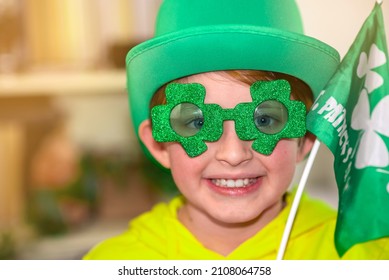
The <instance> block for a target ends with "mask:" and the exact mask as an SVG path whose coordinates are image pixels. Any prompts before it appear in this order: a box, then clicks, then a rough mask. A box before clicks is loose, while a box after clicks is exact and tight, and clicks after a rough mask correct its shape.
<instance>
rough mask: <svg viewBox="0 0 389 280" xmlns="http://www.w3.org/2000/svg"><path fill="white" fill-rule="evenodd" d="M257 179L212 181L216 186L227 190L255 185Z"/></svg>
mask: <svg viewBox="0 0 389 280" xmlns="http://www.w3.org/2000/svg"><path fill="white" fill-rule="evenodd" d="M256 180H257V179H256V178H251V179H248V178H246V179H237V180H232V179H212V183H214V184H215V185H216V186H219V187H225V188H242V187H246V186H248V185H251V184H253V183H255V181H256Z"/></svg>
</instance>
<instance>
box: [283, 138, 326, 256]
mask: <svg viewBox="0 0 389 280" xmlns="http://www.w3.org/2000/svg"><path fill="white" fill-rule="evenodd" d="M319 148H320V141H319V140H318V139H316V140H315V143H314V144H313V147H312V150H311V153H310V154H309V157H308V161H307V164H306V165H305V168H304V171H303V174H302V175H301V179H300V183H299V185H298V187H297V191H296V195H295V198H294V199H293V203H292V207H291V209H290V212H289V216H288V220H287V222H286V226H285V229H284V233H283V235H282V239H281V244H280V248H279V249H278V254H277V260H282V259H283V258H284V254H285V249H286V245H287V244H288V240H289V236H290V232H291V230H292V226H293V222H294V219H295V217H296V213H297V209H298V207H299V204H300V200H301V196H302V194H303V191H304V188H305V185H306V183H307V180H308V176H309V174H310V172H311V169H312V166H313V162H314V161H315V158H316V155H317V152H318V150H319Z"/></svg>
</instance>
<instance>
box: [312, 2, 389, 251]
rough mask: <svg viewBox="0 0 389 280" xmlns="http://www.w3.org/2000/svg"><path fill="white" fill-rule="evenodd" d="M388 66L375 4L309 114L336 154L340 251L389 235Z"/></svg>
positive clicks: (337, 242)
mask: <svg viewBox="0 0 389 280" xmlns="http://www.w3.org/2000/svg"><path fill="white" fill-rule="evenodd" d="M388 65H389V61H388V49H387V45H386V40H385V31H384V24H383V16H382V10H381V4H376V5H375V7H374V9H373V11H372V12H371V14H370V15H369V17H368V18H367V19H366V21H365V23H364V24H363V26H362V28H361V30H360V31H359V33H358V35H357V38H356V39H355V41H354V43H353V44H352V46H351V48H350V49H349V51H348V52H347V54H346V55H345V57H344V58H343V60H342V62H341V64H340V66H339V68H338V70H337V72H336V73H335V74H334V76H333V77H332V79H331V80H330V81H329V83H328V84H327V86H326V88H325V89H324V90H323V91H322V92H321V93H320V95H319V97H318V98H317V99H316V101H315V103H314V105H313V107H312V109H311V111H310V112H309V114H308V116H307V128H308V130H309V131H311V132H312V133H313V134H315V135H316V136H317V137H318V138H319V140H320V141H322V142H323V143H324V144H326V145H327V146H328V148H329V149H330V150H331V152H332V153H333V154H334V158H335V160H334V170H335V177H336V182H337V185H338V193H339V207H338V217H337V224H336V230H335V246H336V249H337V251H338V253H339V255H340V256H342V255H343V254H344V253H345V252H346V251H347V250H348V249H350V248H351V247H352V246H353V245H355V244H357V243H362V242H366V241H369V240H374V239H379V238H382V237H386V236H389V151H388V150H389V66H388Z"/></svg>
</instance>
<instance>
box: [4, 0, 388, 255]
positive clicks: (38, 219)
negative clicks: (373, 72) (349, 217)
mask: <svg viewBox="0 0 389 280" xmlns="http://www.w3.org/2000/svg"><path fill="white" fill-rule="evenodd" d="M160 2H161V0H110V1H108V0H0V259H79V258H81V257H82V255H83V254H85V252H86V251H88V250H89V249H90V248H91V247H92V246H93V245H95V244H96V243H97V242H99V241H100V240H103V239H105V238H106V237H109V236H112V235H115V234H117V233H120V232H122V231H123V230H125V228H126V227H127V223H128V221H129V220H130V219H131V218H133V217H134V216H136V215H138V214H140V213H142V212H144V211H146V210H148V209H150V208H151V206H152V205H153V204H155V203H156V202H158V201H162V200H167V199H169V198H170V197H172V196H173V195H175V194H176V189H175V187H174V184H173V183H172V181H171V179H170V177H169V174H167V173H166V172H164V171H162V170H160V169H158V167H156V166H154V165H153V164H152V163H150V162H149V161H148V160H147V159H145V157H144V155H143V153H142V151H141V150H140V147H139V144H138V142H137V140H136V137H135V135H134V133H133V131H132V126H131V120H130V117H129V112H128V101H127V96H126V77H125V68H124V67H125V62H124V61H125V55H126V53H127V51H128V50H129V49H130V48H131V47H132V46H134V45H136V44H138V43H139V42H141V41H143V40H145V39H147V38H150V37H151V36H152V34H153V26H154V19H155V14H156V11H157V10H158V7H159V5H160ZM297 2H298V4H299V5H300V9H301V12H302V15H303V19H304V22H305V26H306V28H305V29H306V33H307V34H308V35H311V36H313V37H316V38H318V39H320V40H322V41H325V42H327V43H328V44H330V45H332V46H334V47H335V48H336V49H338V50H339V52H340V54H341V56H342V57H343V55H344V54H345V53H346V52H347V50H348V48H349V46H350V45H351V43H352V41H353V40H354V38H355V36H356V34H357V33H358V30H359V28H360V27H361V25H362V23H363V21H364V20H365V19H366V17H367V16H368V15H369V13H370V11H371V10H372V8H373V6H374V1H373V0H371V1H370V0H326V1H312V0H298V1H297ZM388 6H389V4H388V3H384V4H383V11H384V18H385V23H386V30H387V32H386V33H387V34H388V30H389V27H388V22H389V8H388ZM387 37H389V36H388V35H387ZM303 167H304V164H302V165H301V166H300V167H299V169H298V172H297V174H296V177H295V183H297V182H298V180H299V178H300V175H301V171H302V169H303ZM307 191H308V192H310V193H311V194H312V195H313V196H316V197H319V198H321V199H324V200H326V201H327V202H329V203H330V204H331V205H333V206H334V207H336V205H337V190H336V184H335V180H334V175H333V171H332V155H331V154H330V153H329V151H328V150H327V149H326V148H325V147H321V148H320V152H319V155H318V158H317V160H316V162H315V164H314V167H313V171H312V174H311V176H310V178H309V182H308V187H307Z"/></svg>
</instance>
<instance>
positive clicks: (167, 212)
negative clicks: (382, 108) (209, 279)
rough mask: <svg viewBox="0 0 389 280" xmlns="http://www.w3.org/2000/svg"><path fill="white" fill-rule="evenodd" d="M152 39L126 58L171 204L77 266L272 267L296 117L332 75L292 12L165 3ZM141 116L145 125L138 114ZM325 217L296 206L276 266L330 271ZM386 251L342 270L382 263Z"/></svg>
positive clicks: (365, 252)
mask: <svg viewBox="0 0 389 280" xmlns="http://www.w3.org/2000/svg"><path fill="white" fill-rule="evenodd" d="M156 27H157V28H156V36H155V38H153V39H151V40H149V41H146V42H144V43H142V44H140V45H138V46H137V47H135V48H134V49H132V50H131V51H130V52H129V54H128V56H127V71H128V88H129V97H130V105H131V112H132V117H133V121H134V126H135V129H136V131H137V133H138V136H139V138H140V139H141V141H142V143H143V144H144V146H145V147H146V148H147V150H148V152H149V153H150V154H151V156H152V157H153V158H154V159H155V160H156V161H157V162H158V163H159V164H161V165H162V166H163V167H165V168H168V169H170V170H171V173H172V176H173V179H174V181H175V183H176V185H177V187H178V189H179V190H180V192H181V193H182V196H179V197H177V198H175V199H173V200H172V201H171V202H169V203H168V204H164V203H161V204H159V205H157V206H155V207H154V208H153V209H152V210H151V211H150V212H148V213H145V214H143V215H141V216H140V217H138V218H136V219H134V220H133V221H132V222H131V223H130V228H129V230H128V231H127V232H125V233H123V234H122V235H120V236H117V237H113V238H111V239H109V240H106V241H104V242H102V243H101V244H99V245H98V246H96V247H95V248H94V249H92V250H91V252H89V253H88V254H87V255H86V256H85V259H275V257H276V254H277V250H278V246H279V244H280V241H281V236H282V232H283V229H284V226H285V223H286V218H287V215H288V213H289V210H290V205H291V201H292V199H293V194H289V193H288V192H287V189H288V187H289V185H290V183H291V180H292V177H293V174H294V170H295V167H296V164H297V163H298V162H300V161H302V160H303V159H304V158H305V156H306V155H307V154H308V153H309V151H310V149H311V147H312V144H313V141H314V137H313V136H312V135H310V134H306V133H305V132H306V131H305V113H306V109H309V107H310V105H311V104H312V101H313V98H314V97H317V95H318V93H319V92H320V90H321V89H322V88H323V87H324V85H325V84H326V82H327V81H328V79H329V78H330V77H331V75H332V74H333V73H334V71H335V70H336V67H337V65H338V63H339V56H338V54H337V52H336V51H335V50H334V49H332V48H331V47H329V46H328V45H326V44H324V43H322V42H320V41H317V40H315V39H313V38H310V37H307V36H304V35H302V24H301V20H300V15H299V12H298V9H297V6H296V4H295V2H294V1H292V0H288V1H286V0H245V1H236V0H196V1H192V0H165V1H164V2H163V4H162V6H161V9H160V12H159V16H158V20H157V26H156ZM149 106H150V107H151V113H150V111H149ZM335 220H336V212H335V211H333V210H331V209H330V208H328V207H327V206H326V205H324V204H322V203H320V202H317V201H312V200H310V199H309V198H307V197H305V198H304V199H303V201H302V203H301V205H300V210H299V214H298V215H297V219H296V221H295V224H294V228H293V231H292V235H291V238H290V240H289V243H288V247H287V250H286V254H285V258H286V259H338V258H339V257H338V255H337V253H336V251H335V248H334V244H333V233H334V228H335ZM387 243H388V242H387V241H385V240H380V241H376V242H370V243H366V244H364V245H357V246H355V247H353V248H352V249H351V250H349V251H348V252H347V253H346V254H345V256H344V258H346V259H347V258H358V259H379V258H385V257H388V256H387V255H384V254H385V248H384V246H387Z"/></svg>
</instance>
